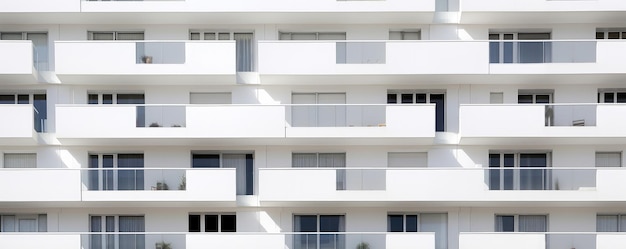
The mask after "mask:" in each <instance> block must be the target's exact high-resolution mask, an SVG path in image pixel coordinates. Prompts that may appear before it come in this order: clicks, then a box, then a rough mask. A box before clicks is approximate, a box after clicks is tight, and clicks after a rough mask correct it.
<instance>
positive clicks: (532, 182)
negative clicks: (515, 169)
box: [520, 154, 547, 190]
mask: <svg viewBox="0 0 626 249" xmlns="http://www.w3.org/2000/svg"><path fill="white" fill-rule="evenodd" d="M546 166H547V156H546V154H520V167H546ZM546 174H547V172H546V170H544V169H526V170H520V189H521V190H543V189H544V188H545V187H544V186H546V181H547V179H546Z"/></svg>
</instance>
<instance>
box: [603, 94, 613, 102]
mask: <svg viewBox="0 0 626 249" xmlns="http://www.w3.org/2000/svg"><path fill="white" fill-rule="evenodd" d="M614 102H615V93H604V103H614Z"/></svg>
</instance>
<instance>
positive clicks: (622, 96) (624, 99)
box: [617, 93, 626, 103]
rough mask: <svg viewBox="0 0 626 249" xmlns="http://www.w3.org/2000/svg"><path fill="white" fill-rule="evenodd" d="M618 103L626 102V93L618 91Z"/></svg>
mask: <svg viewBox="0 0 626 249" xmlns="http://www.w3.org/2000/svg"><path fill="white" fill-rule="evenodd" d="M617 103H626V93H617Z"/></svg>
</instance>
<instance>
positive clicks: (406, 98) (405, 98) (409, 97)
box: [401, 93, 413, 104]
mask: <svg viewBox="0 0 626 249" xmlns="http://www.w3.org/2000/svg"><path fill="white" fill-rule="evenodd" d="M401 98H402V104H413V94H410V93H403V94H401Z"/></svg>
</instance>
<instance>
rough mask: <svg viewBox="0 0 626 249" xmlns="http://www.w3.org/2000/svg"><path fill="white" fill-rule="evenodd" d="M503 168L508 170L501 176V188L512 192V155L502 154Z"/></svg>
mask: <svg viewBox="0 0 626 249" xmlns="http://www.w3.org/2000/svg"><path fill="white" fill-rule="evenodd" d="M503 157H504V167H505V168H509V169H505V170H504V175H503V179H502V181H503V188H504V190H512V189H513V175H514V174H513V173H514V172H513V169H510V168H513V167H514V166H515V155H514V154H504V156H503Z"/></svg>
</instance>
